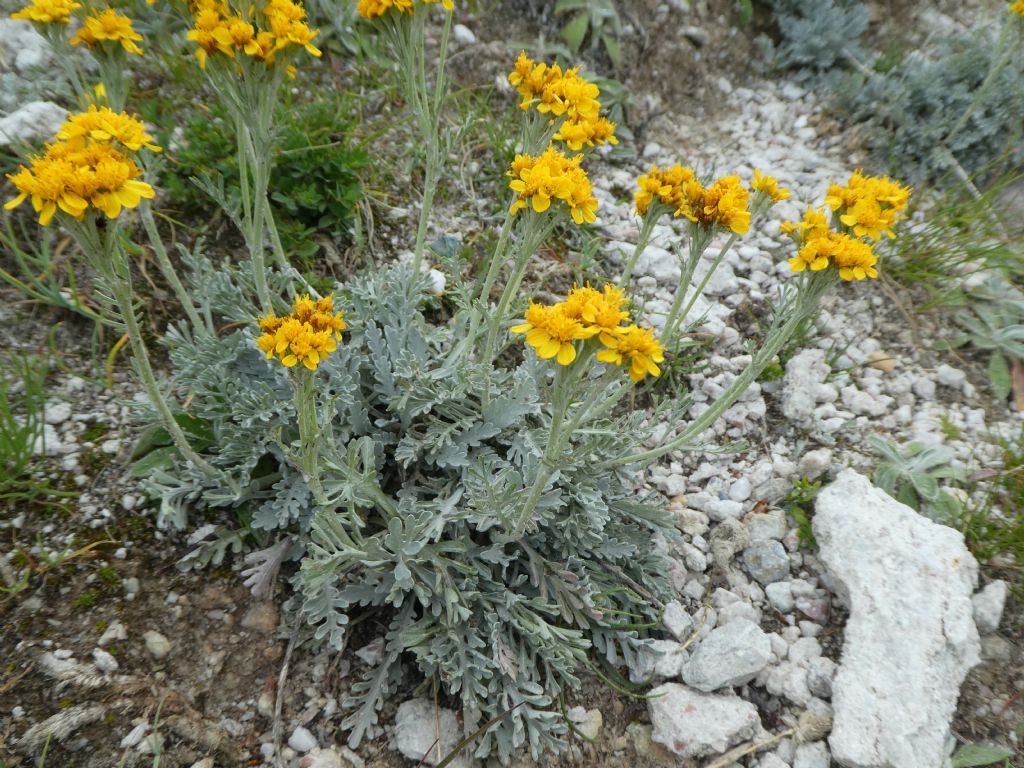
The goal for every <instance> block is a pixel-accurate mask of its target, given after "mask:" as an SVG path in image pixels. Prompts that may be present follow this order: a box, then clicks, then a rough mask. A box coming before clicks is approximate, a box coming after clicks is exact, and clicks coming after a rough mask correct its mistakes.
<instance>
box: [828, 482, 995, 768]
mask: <svg viewBox="0 0 1024 768" xmlns="http://www.w3.org/2000/svg"><path fill="white" fill-rule="evenodd" d="M814 535H815V538H816V539H817V541H818V545H819V547H820V550H821V551H820V554H819V558H820V560H821V562H822V563H823V564H824V565H825V567H826V568H827V569H828V572H829V573H830V574H831V575H832V577H833V578H834V579H835V582H836V587H837V591H838V592H839V593H840V596H841V598H842V599H843V600H844V601H845V602H846V604H847V606H848V607H849V610H850V618H849V621H848V622H847V625H846V630H845V642H844V645H843V654H842V659H841V660H840V665H839V670H838V672H837V673H836V676H835V679H834V680H833V682H832V705H833V708H834V718H835V719H834V725H833V729H832V734H831V736H830V738H829V746H830V747H831V749H832V755H833V757H834V758H835V759H836V760H837V761H838V762H839V764H840V765H843V766H848V767H849V768H908V766H921V768H925V767H926V766H927V767H929V768H931V767H933V766H935V767H937V766H942V765H943V764H944V763H945V760H946V737H947V735H948V733H949V724H950V720H951V718H952V716H953V712H954V710H955V709H956V701H957V697H958V696H959V692H960V684H961V683H962V682H963V679H964V677H965V676H966V675H967V672H968V670H970V668H971V667H973V666H974V665H975V664H977V663H978V661H979V652H980V642H979V638H978V631H977V629H976V628H975V625H974V619H973V617H972V605H971V594H972V592H973V591H974V588H975V586H976V584H977V578H978V564H977V562H976V561H975V560H974V557H972V556H971V553H970V552H968V550H967V547H966V546H965V545H964V540H963V537H962V536H961V535H960V534H959V533H958V532H956V531H954V530H953V529H952V528H947V527H946V526H942V525H938V524H937V523H933V522H932V521H930V520H928V519H927V518H925V517H922V516H921V515H919V514H918V513H916V512H915V511H914V510H912V509H910V508H909V507H907V506H904V505H903V504H900V503H899V502H898V501H896V500H894V499H892V498H891V497H889V496H888V495H886V494H885V493H884V492H882V491H881V490H879V489H878V488H875V487H874V486H873V485H872V484H871V483H870V482H869V481H868V480H867V478H865V477H862V476H861V475H859V474H857V473H856V472H855V471H853V470H852V469H847V470H845V471H843V472H842V473H841V474H840V475H839V477H838V478H837V479H836V481H835V482H834V483H832V484H831V485H830V486H828V487H827V488H826V489H825V490H823V491H822V492H821V493H820V494H819V495H818V500H817V504H816V507H815V515H814Z"/></svg>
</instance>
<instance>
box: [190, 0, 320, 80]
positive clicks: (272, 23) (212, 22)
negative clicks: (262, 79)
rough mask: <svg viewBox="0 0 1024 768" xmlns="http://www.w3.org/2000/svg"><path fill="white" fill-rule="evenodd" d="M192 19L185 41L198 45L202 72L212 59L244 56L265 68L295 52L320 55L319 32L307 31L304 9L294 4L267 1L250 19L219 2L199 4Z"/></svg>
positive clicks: (210, 0)
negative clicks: (302, 50) (213, 57)
mask: <svg viewBox="0 0 1024 768" xmlns="http://www.w3.org/2000/svg"><path fill="white" fill-rule="evenodd" d="M192 18H193V27H192V29H191V30H189V32H188V39H189V40H191V41H192V42H194V43H195V44H196V45H197V48H196V58H197V59H198V60H199V66H200V67H202V68H203V69H206V64H207V61H208V60H209V57H210V56H214V55H217V56H223V57H226V58H228V59H234V58H236V57H238V56H245V57H249V58H252V59H257V60H259V61H262V62H263V63H264V64H266V65H267V66H268V67H269V66H273V65H274V64H275V63H277V55H278V54H279V53H282V52H285V53H288V52H290V51H292V50H296V49H298V48H302V49H304V50H305V51H306V52H307V53H309V54H310V55H312V56H317V57H319V56H320V55H321V52H320V49H319V48H317V47H316V46H315V45H314V44H313V40H314V39H315V38H316V37H317V36H318V35H319V34H320V31H319V30H316V29H310V27H309V25H308V23H307V22H306V9H305V8H304V7H303V5H302V3H299V2H295V1H294V0H269V2H267V3H266V5H264V6H263V8H262V10H261V12H260V14H258V15H255V16H254V17H253V18H252V19H244V18H242V17H241V16H238V15H236V14H233V13H232V12H231V10H230V9H229V8H228V7H227V5H225V4H223V3H221V2H219V0H201V2H198V3H196V4H195V5H194V6H193V7H192ZM285 66H286V71H287V73H288V75H289V77H291V76H293V71H294V70H293V69H292V66H291V65H289V64H286V65H285Z"/></svg>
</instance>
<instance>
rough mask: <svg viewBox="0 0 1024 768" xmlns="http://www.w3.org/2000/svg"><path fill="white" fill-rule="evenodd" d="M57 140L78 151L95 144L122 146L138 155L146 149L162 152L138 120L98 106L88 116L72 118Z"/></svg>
mask: <svg viewBox="0 0 1024 768" xmlns="http://www.w3.org/2000/svg"><path fill="white" fill-rule="evenodd" d="M57 138H58V139H60V140H61V141H66V142H67V143H68V146H70V147H72V148H76V149H81V148H83V147H84V146H85V145H86V143H87V142H89V141H94V142H97V143H99V144H120V145H121V146H122V147H124V148H125V149H127V150H130V151H132V152H138V151H139V150H140V149H142V148H143V147H145V148H146V149H149V150H152V151H153V152H159V151H160V147H158V146H157V145H156V144H154V143H153V137H152V136H150V135H149V134H148V133H146V126H145V125H143V124H142V121H141V120H139V119H138V117H137V116H129V115H128V114H127V113H126V112H120V113H119V112H114V111H113V110H112V109H110V108H109V107H97V106H96V105H95V104H92V105H90V106H89V109H88V110H86V111H85V112H78V113H77V114H75V113H72V114H69V115H68V119H67V121H66V122H65V123H64V125H62V126H61V127H60V130H59V131H58V132H57Z"/></svg>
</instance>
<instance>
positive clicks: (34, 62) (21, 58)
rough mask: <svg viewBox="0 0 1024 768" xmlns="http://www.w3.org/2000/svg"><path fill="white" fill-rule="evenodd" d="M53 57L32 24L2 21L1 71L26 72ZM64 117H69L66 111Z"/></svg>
mask: <svg viewBox="0 0 1024 768" xmlns="http://www.w3.org/2000/svg"><path fill="white" fill-rule="evenodd" d="M52 57H53V49H52V48H51V47H50V44H49V43H48V42H46V38H45V37H43V36H42V35H41V34H39V33H38V32H36V30H35V28H34V27H33V26H32V24H31V22H28V21H22V20H20V19H0V69H4V68H10V67H11V66H13V67H14V69H16V70H17V71H19V72H24V71H25V70H28V69H32V68H34V67H42V66H44V65H46V64H47V63H49V61H50V59H51V58H52ZM64 117H65V118H66V117H67V111H66V110H65V111H64ZM53 132H56V129H54V131H53ZM0 143H2V141H0Z"/></svg>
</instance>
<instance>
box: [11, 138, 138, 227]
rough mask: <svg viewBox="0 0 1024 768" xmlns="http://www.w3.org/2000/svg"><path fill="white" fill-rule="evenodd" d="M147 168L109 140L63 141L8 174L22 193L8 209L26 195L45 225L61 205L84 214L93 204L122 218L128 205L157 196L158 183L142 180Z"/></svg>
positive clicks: (67, 211) (71, 213)
mask: <svg viewBox="0 0 1024 768" xmlns="http://www.w3.org/2000/svg"><path fill="white" fill-rule="evenodd" d="M140 176H142V169H141V168H140V167H139V166H138V164H137V163H136V162H135V160H134V159H132V158H131V157H130V156H128V155H126V154H124V153H122V152H120V151H119V150H117V149H115V148H114V147H113V146H111V145H110V144H103V143H98V142H88V143H86V144H85V145H84V146H81V147H78V148H76V147H74V146H72V145H71V144H69V143H67V142H58V143H56V144H51V145H48V146H47V147H46V152H45V153H44V154H43V155H42V156H37V157H32V158H30V167H29V168H26V167H25V166H21V167H20V168H19V170H18V172H17V173H15V174H13V175H8V176H7V178H8V179H10V180H11V182H12V183H13V184H14V186H15V188H16V189H17V190H18V196H17V197H15V198H14V199H13V200H11V201H10V202H8V203H7V204H6V205H5V206H4V207H5V208H6V209H7V210H11V209H12V208H14V207H16V206H18V205H20V204H21V203H22V202H24V201H25V200H26V199H27V200H30V201H31V202H32V207H33V208H34V209H35V210H36V211H37V212H38V213H39V223H40V224H42V225H43V226H46V225H47V224H49V223H50V221H51V220H52V219H53V217H54V215H55V214H56V213H57V212H58V211H61V212H63V213H65V214H67V215H68V216H71V217H72V218H74V219H77V220H79V221H80V220H82V219H83V218H85V215H86V213H87V212H88V211H89V209H90V208H93V209H95V210H97V211H100V212H102V213H104V214H105V215H106V216H107V218H110V219H115V218H117V217H118V216H119V215H120V213H121V210H122V209H123V208H135V207H136V206H138V204H139V202H140V201H141V200H142V199H143V198H147V199H149V198H152V197H153V196H154V192H153V188H152V187H151V186H149V184H146V183H145V182H143V181H138V177H140Z"/></svg>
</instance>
